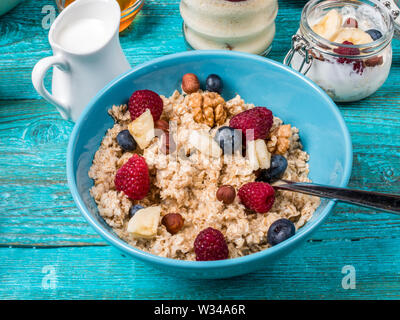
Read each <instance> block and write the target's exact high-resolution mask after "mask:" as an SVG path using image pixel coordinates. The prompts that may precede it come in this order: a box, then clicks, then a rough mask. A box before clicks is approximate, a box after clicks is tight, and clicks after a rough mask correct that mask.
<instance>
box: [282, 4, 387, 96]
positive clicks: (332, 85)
mask: <svg viewBox="0 0 400 320" xmlns="http://www.w3.org/2000/svg"><path fill="white" fill-rule="evenodd" d="M372 1H375V0H372ZM374 3H375V2H374ZM376 4H377V5H376V7H373V6H371V5H369V4H367V3H363V2H354V3H347V2H343V3H342V2H339V1H326V0H312V1H310V2H309V3H308V4H307V5H306V6H305V8H304V9H303V13H302V19H301V22H300V29H299V31H298V32H297V36H298V37H300V38H301V39H303V40H301V39H300V41H306V44H307V49H306V50H307V51H308V54H309V55H311V56H312V60H311V61H310V63H309V64H308V68H306V69H303V68H302V66H304V62H306V61H307V59H306V58H305V54H304V52H305V51H304V48H305V46H303V45H300V47H302V48H303V49H302V50H295V51H294V52H295V53H294V55H293V56H292V60H291V66H292V67H293V68H294V69H295V70H300V71H302V72H305V73H306V75H307V77H309V78H310V79H311V80H313V81H314V82H315V83H317V84H318V85H319V86H320V87H321V88H322V89H324V90H325V91H326V93H328V95H329V96H330V97H331V98H332V99H333V100H334V101H336V102H351V101H358V100H361V99H363V98H366V97H368V96H370V95H371V94H373V93H374V92H375V91H376V90H378V89H379V88H380V87H381V86H382V85H383V83H384V82H385V80H386V79H387V77H388V75H389V72H390V67H391V64H392V46H391V39H392V35H393V25H392V23H391V19H390V16H389V15H388V12H387V10H386V9H385V8H384V7H383V6H382V5H380V6H379V3H378V2H377V3H376ZM311 30H312V32H311ZM294 39H296V37H295V38H294ZM296 41H297V40H296ZM296 46H297V44H295V45H294V46H292V50H293V48H295V47H296ZM292 52H293V51H292ZM288 56H290V55H289V54H288V55H287V57H288ZM285 60H286V58H285ZM285 63H286V62H285ZM302 69H303V70H302ZM304 70H306V71H304Z"/></svg>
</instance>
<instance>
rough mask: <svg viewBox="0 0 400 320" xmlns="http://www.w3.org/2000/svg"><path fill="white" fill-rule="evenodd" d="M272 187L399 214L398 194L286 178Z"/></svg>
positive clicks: (399, 200)
mask: <svg viewBox="0 0 400 320" xmlns="http://www.w3.org/2000/svg"><path fill="white" fill-rule="evenodd" d="M273 187H274V188H275V189H280V190H287V191H296V192H300V193H305V194H309V195H313V196H318V197H320V198H328V199H336V200H339V201H343V202H347V203H351V204H356V205H360V206H363V207H368V208H373V209H379V210H384V211H388V212H392V213H397V214H400V195H395V194H388V193H378V192H373V191H364V190H354V189H347V188H337V187H330V186H323V185H318V184H313V183H304V182H292V181H286V180H279V181H278V182H277V183H276V184H274V185H273Z"/></svg>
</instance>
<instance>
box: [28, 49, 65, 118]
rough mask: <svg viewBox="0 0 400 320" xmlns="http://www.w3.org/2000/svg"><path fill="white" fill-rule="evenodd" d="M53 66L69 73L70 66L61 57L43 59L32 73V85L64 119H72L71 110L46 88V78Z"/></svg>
mask: <svg viewBox="0 0 400 320" xmlns="http://www.w3.org/2000/svg"><path fill="white" fill-rule="evenodd" d="M53 66H57V67H59V68H60V69H61V70H62V71H68V70H69V66H68V63H67V62H66V61H65V59H64V58H63V57H61V56H59V55H56V56H52V57H47V58H43V59H42V60H40V61H39V62H38V63H37V64H36V65H35V67H34V68H33V71H32V83H33V86H34V87H35V89H36V91H37V92H38V93H39V94H40V95H41V96H42V97H43V98H44V99H46V100H47V101H48V102H50V103H51V104H52V105H54V106H55V107H56V108H57V110H58V111H59V112H60V113H61V115H62V116H63V118H64V119H70V118H71V109H70V107H68V106H67V104H66V103H64V102H63V101H61V100H59V99H58V98H56V97H54V96H53V95H52V94H51V93H50V92H49V91H47V89H46V88H45V86H44V77H45V76H46V73H47V71H49V69H50V68H51V67H53Z"/></svg>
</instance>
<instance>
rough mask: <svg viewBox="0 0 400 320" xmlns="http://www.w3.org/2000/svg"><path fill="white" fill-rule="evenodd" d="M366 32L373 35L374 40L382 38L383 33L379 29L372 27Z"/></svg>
mask: <svg viewBox="0 0 400 320" xmlns="http://www.w3.org/2000/svg"><path fill="white" fill-rule="evenodd" d="M365 32H366V33H368V34H369V35H370V36H371V38H372V40H374V41H375V40H378V39H379V38H382V33H381V32H380V31H379V30H376V29H370V30H367V31H365Z"/></svg>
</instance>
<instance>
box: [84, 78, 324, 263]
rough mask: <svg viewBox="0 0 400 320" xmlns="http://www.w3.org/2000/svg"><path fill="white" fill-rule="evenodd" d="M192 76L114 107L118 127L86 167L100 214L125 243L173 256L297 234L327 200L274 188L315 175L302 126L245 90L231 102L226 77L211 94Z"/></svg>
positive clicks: (230, 249) (249, 248)
mask: <svg viewBox="0 0 400 320" xmlns="http://www.w3.org/2000/svg"><path fill="white" fill-rule="evenodd" d="M213 76H214V75H213ZM215 77H217V76H215ZM186 79H189V80H188V81H189V83H187V81H185V77H184V78H183V83H182V89H183V90H182V93H180V92H179V91H175V92H173V93H172V95H171V96H170V97H164V96H161V97H160V96H158V95H157V94H156V93H154V92H152V91H150V90H139V91H136V92H135V93H134V94H133V95H132V97H131V99H130V101H129V103H128V104H127V105H115V106H113V107H112V108H111V109H110V110H109V111H108V112H109V114H110V116H112V117H113V119H114V120H115V124H114V126H113V127H112V128H111V129H109V130H108V131H107V133H106V134H105V137H104V138H103V141H102V143H101V145H100V147H99V149H98V150H97V152H96V154H95V156H94V159H93V164H92V166H91V168H90V171H89V177H90V178H91V179H93V181H94V186H93V187H92V188H91V190H90V194H91V195H92V196H93V198H94V200H95V201H96V203H97V206H98V210H99V214H100V215H101V216H102V217H103V218H104V220H105V221H106V222H107V224H108V225H109V226H111V227H112V228H113V230H114V231H115V232H116V233H117V235H118V236H119V237H121V238H122V239H123V240H125V241H126V242H127V243H129V244H131V245H132V246H134V247H136V248H138V249H141V250H144V251H147V252H150V253H152V254H155V255H159V256H162V257H168V258H173V259H182V260H217V259H225V258H235V257H240V256H244V255H248V254H250V253H253V252H257V251H260V250H264V249H267V248H268V247H270V246H271V245H275V244H276V243H278V242H279V241H282V240H279V241H274V239H275V240H276V239H277V237H275V236H276V235H274V232H275V233H279V232H280V235H279V237H281V238H282V232H283V233H286V234H284V235H283V240H284V239H286V238H288V237H290V236H292V235H293V234H294V232H295V230H296V229H298V228H300V227H302V226H303V225H304V224H305V223H306V222H307V221H308V220H309V219H310V218H311V216H312V214H313V212H314V211H315V210H316V208H317V207H318V206H319V203H320V202H319V199H318V198H315V197H311V196H307V195H303V194H297V193H292V192H289V191H275V190H274V189H273V187H272V186H273V182H274V181H276V180H278V179H280V178H284V179H287V180H292V181H301V182H309V181H310V180H309V178H308V173H309V168H308V164H307V161H308V158H309V156H308V154H307V153H306V152H305V151H303V150H302V145H301V142H300V138H299V130H298V129H297V128H295V127H293V126H291V125H290V124H286V123H284V122H283V121H282V120H281V119H279V118H278V117H275V116H273V115H272V112H271V111H269V110H268V109H267V108H264V107H256V106H254V105H253V104H250V103H247V102H245V101H243V99H242V98H241V97H240V96H239V95H237V96H236V97H234V98H233V99H231V100H228V101H225V100H224V99H223V98H222V96H221V95H220V94H219V93H218V92H220V90H218V89H220V88H219V87H220V86H222V80H221V79H218V78H214V79H207V89H208V90H205V91H202V90H200V88H199V84H198V80H197V77H196V76H195V75H192V74H191V75H190V76H189V77H187V78H186ZM211 90H213V91H211ZM243 141H244V142H243ZM271 185H272V186H271ZM271 225H272V226H271ZM279 237H278V238H279Z"/></svg>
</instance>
